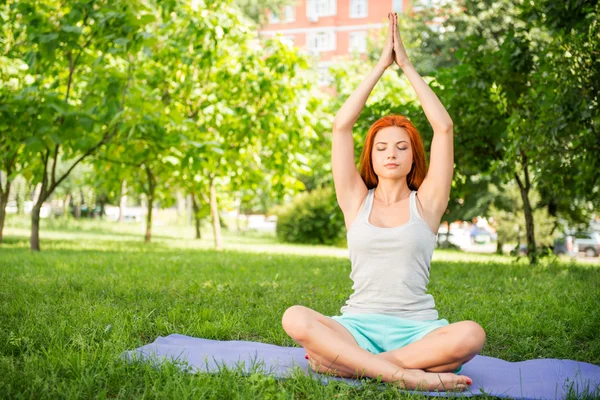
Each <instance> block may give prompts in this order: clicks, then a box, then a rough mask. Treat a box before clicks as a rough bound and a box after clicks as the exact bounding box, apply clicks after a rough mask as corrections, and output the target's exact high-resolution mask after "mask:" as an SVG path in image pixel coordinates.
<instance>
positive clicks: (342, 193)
mask: <svg viewBox="0 0 600 400" xmlns="http://www.w3.org/2000/svg"><path fill="white" fill-rule="evenodd" d="M397 18H398V17H397V15H396V14H389V15H388V19H389V29H388V34H387V38H386V42H385V46H384V49H383V52H382V55H381V58H380V60H379V62H378V63H377V65H376V67H375V68H374V69H373V71H371V73H370V74H369V75H368V76H367V77H366V79H365V80H364V81H363V82H362V83H361V84H360V85H359V87H358V88H357V89H356V91H355V92H354V93H352V95H351V96H350V97H349V98H348V100H347V101H346V102H345V103H344V105H343V106H342V108H341V109H340V111H339V112H338V114H337V115H336V117H335V120H334V124H333V125H334V127H333V148H332V169H333V178H334V183H335V190H336V195H337V200H338V204H339V205H340V208H341V209H342V212H343V214H344V219H345V223H346V228H347V230H348V248H349V251H350V259H351V261H352V272H351V274H350V277H351V278H352V280H353V281H354V285H353V290H354V293H353V294H352V295H351V296H350V298H349V299H348V301H347V302H346V305H345V306H344V307H342V309H341V312H342V315H341V316H334V317H327V316H324V315H322V314H320V313H318V312H316V311H314V310H311V309H309V308H306V307H303V306H293V307H290V308H289V309H287V310H286V312H285V313H284V315H283V318H282V325H283V328H284V330H285V331H286V332H287V333H288V334H289V335H290V336H291V337H292V338H293V339H294V340H295V341H296V342H297V343H298V344H300V345H301V346H302V347H304V348H305V350H306V353H307V358H308V359H309V363H310V366H311V368H312V369H313V370H315V371H317V372H321V373H331V374H335V375H338V376H342V377H362V376H367V377H371V378H377V377H381V379H382V380H383V381H385V382H396V383H398V384H399V385H400V386H401V387H402V388H406V389H421V390H451V389H453V390H465V389H466V388H468V386H469V385H471V383H472V381H471V379H470V378H469V377H467V376H464V375H457V373H458V372H459V371H460V369H461V365H463V364H464V363H465V362H467V361H469V360H470V359H472V358H473V357H475V355H476V354H477V353H479V352H480V351H481V349H482V347H483V344H484V341H485V332H484V330H483V329H482V328H481V327H480V326H479V325H478V324H476V323H475V322H472V321H462V322H457V323H453V324H449V323H448V321H447V320H445V319H438V313H437V311H436V310H435V303H434V301H433V297H432V296H431V295H429V294H426V286H427V283H428V280H429V267H430V262H431V256H432V253H433V248H434V242H435V236H436V234H437V230H438V228H439V225H440V220H441V217H442V214H443V213H444V211H445V210H446V207H447V204H448V197H449V194H450V185H451V182H452V174H453V167H454V161H453V158H454V156H453V152H454V150H453V137H452V135H453V133H452V120H451V119H450V116H449V115H448V113H447V112H446V110H445V108H444V106H443V105H442V104H441V102H440V101H439V99H438V98H437V96H436V95H435V94H434V93H433V91H432V90H431V89H430V88H429V86H428V85H427V84H426V83H425V82H424V81H423V79H422V78H421V77H420V76H419V74H418V73H417V71H416V70H415V69H414V67H413V66H412V64H411V63H410V61H409V59H408V57H407V55H406V50H405V49H404V45H403V44H402V39H401V38H400V34H399V33H398V29H397V24H398V22H397ZM394 61H395V62H396V63H397V64H398V66H399V67H400V68H402V70H403V72H404V73H405V75H406V76H407V78H408V80H409V81H410V83H411V85H412V87H413V88H414V90H415V91H416V93H417V97H418V98H419V101H420V102H421V106H422V107H423V111H424V112H425V115H426V116H427V119H428V120H429V122H430V123H431V126H432V128H433V132H434V136H433V141H432V144H431V152H430V153H431V163H430V164H431V165H430V168H429V171H428V172H427V165H426V161H425V156H424V150H423V144H422V142H421V138H420V137H419V134H418V132H417V130H416V129H415V127H414V126H413V125H412V123H411V122H410V121H408V120H407V119H406V118H404V117H401V116H386V117H384V118H381V119H380V120H379V121H377V122H375V123H374V124H373V126H372V127H371V128H370V130H369V132H368V134H367V138H366V142H365V146H364V150H363V154H362V156H361V167H360V174H359V172H358V171H357V169H356V166H355V164H354V148H353V139H352V127H353V125H354V123H355V122H356V120H357V119H358V116H359V115H360V112H361V111H362V109H363V107H364V105H365V102H366V100H367V98H368V96H369V94H370V93H371V90H373V87H374V86H375V84H376V83H377V81H378V80H379V78H380V77H381V76H382V74H383V72H384V71H385V70H386V68H387V67H389V66H390V65H392V63H393V62H394Z"/></svg>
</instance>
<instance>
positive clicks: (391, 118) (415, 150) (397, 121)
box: [359, 115, 427, 190]
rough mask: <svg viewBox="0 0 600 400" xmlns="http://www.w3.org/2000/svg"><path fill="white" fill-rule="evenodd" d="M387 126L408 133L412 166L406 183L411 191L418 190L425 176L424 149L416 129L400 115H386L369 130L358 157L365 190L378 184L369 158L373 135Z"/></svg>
mask: <svg viewBox="0 0 600 400" xmlns="http://www.w3.org/2000/svg"><path fill="white" fill-rule="evenodd" d="M388 126H397V127H399V128H404V129H406V131H407V132H408V136H409V137H410V142H411V144H412V156H413V165H412V168H411V170H410V172H409V173H408V175H407V176H406V183H407V184H408V187H409V188H410V189H411V190H417V189H419V186H421V183H423V180H424V179H425V175H427V161H425V148H424V147H423V140H421V135H419V131H418V130H417V128H416V127H415V126H414V125H413V124H412V122H410V121H409V120H408V118H406V117H403V116H402V115H387V116H385V117H383V118H380V119H378V120H377V121H375V123H374V124H373V125H371V127H370V128H369V132H368V133H367V138H366V139H365V146H364V147H363V151H362V154H361V155H360V164H359V172H360V176H361V178H362V179H363V181H364V182H365V185H366V186H367V189H373V188H374V187H376V186H377V184H378V183H379V178H377V175H375V170H374V169H373V159H372V158H371V152H372V151H373V142H374V141H375V135H376V134H377V132H379V131H380V130H381V129H382V128H387V127H388Z"/></svg>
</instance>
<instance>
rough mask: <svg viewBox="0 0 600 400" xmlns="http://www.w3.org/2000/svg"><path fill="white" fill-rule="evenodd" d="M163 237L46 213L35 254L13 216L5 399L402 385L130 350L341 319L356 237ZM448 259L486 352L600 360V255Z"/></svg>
mask: <svg viewBox="0 0 600 400" xmlns="http://www.w3.org/2000/svg"><path fill="white" fill-rule="evenodd" d="M154 233H155V240H154V242H153V243H152V244H150V245H144V244H143V243H141V237H142V228H141V226H140V225H137V224H136V225H126V226H125V227H121V226H119V225H117V224H109V223H97V222H93V221H87V222H82V223H76V222H73V221H70V222H66V223H63V224H62V225H60V224H58V223H56V222H51V221H44V222H43V225H42V235H41V237H42V249H43V252H42V253H35V254H34V253H30V252H29V250H28V238H27V237H28V235H29V230H28V229H27V226H26V225H24V224H23V223H22V221H20V220H18V219H12V220H11V219H9V221H8V226H7V228H6V229H5V234H6V239H7V240H6V243H5V244H4V245H2V246H1V247H0V371H1V372H0V397H6V398H91V397H99V398H132V397H158V398H164V397H166V398H228V399H229V398H240V399H246V398H272V399H280V398H281V399H288V398H333V397H341V398H344V397H350V396H352V397H356V398H365V399H371V398H397V397H398V396H399V393H398V391H397V390H396V389H394V388H393V387H391V386H390V385H386V389H385V390H380V389H381V387H380V386H379V385H377V384H376V383H373V384H366V385H364V387H362V388H354V387H351V386H349V385H346V384H343V383H340V384H337V383H336V384H329V385H327V386H324V385H321V384H320V383H319V382H318V381H315V380H312V379H311V378H309V377H303V376H300V375H298V376H296V377H294V378H293V379H288V380H284V381H277V380H275V379H274V378H272V377H265V376H263V375H261V374H259V373H256V374H252V375H251V376H246V377H244V376H241V375H240V374H239V373H238V372H237V371H234V370H230V371H224V372H223V373H222V374H219V375H211V374H195V375H194V374H186V373H182V372H180V371H179V370H178V369H177V368H176V367H175V366H173V365H166V366H164V367H163V368H154V367H152V366H151V365H149V364H146V363H133V364H130V363H125V362H123V361H121V360H120V355H121V353H122V352H123V351H125V350H131V349H134V348H136V347H139V346H141V345H144V344H147V343H149V342H152V341H154V340H155V339H156V337H157V336H166V335H169V334H171V333H180V334H184V335H189V336H195V337H203V338H209V339H219V340H251V341H259V342H265V343H272V344H276V345H282V346H296V344H295V343H294V342H293V341H292V339H291V338H289V337H288V336H287V335H286V334H285V332H284V331H283V329H282V327H281V315H282V314H283V312H284V311H285V309H286V308H288V307H290V306H292V305H294V304H301V305H305V306H307V307H310V308H313V309H315V310H317V311H319V312H321V313H323V314H325V315H336V314H339V308H340V306H341V305H342V304H343V303H344V301H345V300H346V298H347V296H348V295H349V294H350V292H351V289H350V288H351V281H350V279H349V277H348V274H349V271H350V262H349V260H348V259H347V250H346V249H340V248H329V247H325V246H292V245H285V244H280V243H278V242H277V240H276V239H275V238H272V237H267V236H261V235H245V236H238V235H235V234H233V233H227V232H225V239H224V242H225V244H226V246H225V247H226V248H225V249H224V250H223V251H221V252H216V251H214V250H212V249H211V246H212V238H211V237H210V235H209V234H210V232H209V231H208V230H207V231H205V232H204V235H205V237H204V239H202V240H193V239H191V238H192V237H193V231H192V229H191V228H187V227H185V228H184V227H160V226H157V227H155V228H154ZM434 259H435V261H434V262H433V265H432V272H431V283H430V292H431V293H432V294H433V295H434V297H435V299H436V303H437V308H438V311H439V313H440V316H441V317H443V318H447V319H448V320H449V321H450V322H455V321H460V320H465V319H470V320H474V321H477V322H478V323H480V324H481V325H482V326H483V327H484V328H485V330H486V332H487V342H486V344H485V347H484V349H483V352H482V354H483V355H488V356H492V357H499V358H502V359H505V360H509V361H521V360H525V359H532V358H568V359H573V360H578V361H585V362H589V363H593V364H600V307H599V299H600V268H599V267H597V266H594V265H592V264H581V265H580V264H574V263H567V262H563V261H559V260H554V261H553V262H546V263H545V264H544V265H539V266H535V267H530V266H528V265H527V264H526V262H525V261H524V260H522V261H521V262H518V263H515V262H513V261H512V259H510V258H507V257H499V256H493V257H490V256H482V255H466V254H463V253H458V252H447V251H446V252H445V251H437V250H436V253H435V258H434ZM598 393H599V394H600V392H598ZM401 397H403V398H421V397H420V396H410V395H406V394H402V395H401ZM592 397H593V396H590V398H592Z"/></svg>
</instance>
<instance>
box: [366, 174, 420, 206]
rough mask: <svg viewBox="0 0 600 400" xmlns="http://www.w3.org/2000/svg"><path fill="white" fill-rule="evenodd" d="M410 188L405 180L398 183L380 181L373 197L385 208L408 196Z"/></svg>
mask: <svg viewBox="0 0 600 400" xmlns="http://www.w3.org/2000/svg"><path fill="white" fill-rule="evenodd" d="M410 192H411V190H410V188H409V187H408V185H407V183H406V180H403V181H401V183H400V182H398V181H394V182H389V181H385V180H384V181H382V180H380V181H379V182H378V184H377V187H376V188H375V191H374V196H375V197H376V198H377V199H378V200H379V201H381V202H382V203H384V204H385V205H386V206H388V205H390V204H393V203H397V202H399V201H402V200H404V199H405V198H407V197H408V196H410Z"/></svg>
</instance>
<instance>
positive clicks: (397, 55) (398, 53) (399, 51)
mask: <svg viewBox="0 0 600 400" xmlns="http://www.w3.org/2000/svg"><path fill="white" fill-rule="evenodd" d="M393 21H394V23H393V31H394V35H393V37H394V61H395V62H396V64H398V66H400V67H402V66H404V65H406V63H408V62H409V61H408V56H407V55H406V49H405V48H404V43H402V38H401V37H400V30H399V29H398V15H397V14H396V13H394V17H393Z"/></svg>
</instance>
